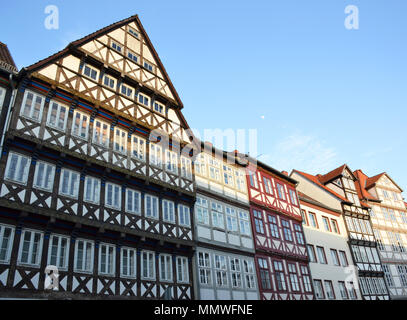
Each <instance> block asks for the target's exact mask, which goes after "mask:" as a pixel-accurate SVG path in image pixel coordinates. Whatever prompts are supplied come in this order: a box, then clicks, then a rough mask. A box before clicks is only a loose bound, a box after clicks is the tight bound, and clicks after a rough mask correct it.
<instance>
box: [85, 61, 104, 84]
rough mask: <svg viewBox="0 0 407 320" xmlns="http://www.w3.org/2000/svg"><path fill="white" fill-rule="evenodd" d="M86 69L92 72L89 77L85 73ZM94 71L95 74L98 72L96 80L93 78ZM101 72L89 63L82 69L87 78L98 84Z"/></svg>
mask: <svg viewBox="0 0 407 320" xmlns="http://www.w3.org/2000/svg"><path fill="white" fill-rule="evenodd" d="M86 68H89V70H90V72H89V75H87V74H86V73H85V71H86ZM92 71H95V72H96V76H95V78H93V77H92ZM99 72H100V71H99V70H98V69H96V68H95V67H93V66H91V65H90V64H88V63H85V64H84V65H83V67H82V75H83V76H85V77H86V78H88V79H92V80H93V81H96V82H97V81H98V78H99Z"/></svg>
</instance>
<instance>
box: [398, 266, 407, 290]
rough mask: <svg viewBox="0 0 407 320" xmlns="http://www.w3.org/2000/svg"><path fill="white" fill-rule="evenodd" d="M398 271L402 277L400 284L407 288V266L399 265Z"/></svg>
mask: <svg viewBox="0 0 407 320" xmlns="http://www.w3.org/2000/svg"><path fill="white" fill-rule="evenodd" d="M397 271H398V273H399V276H400V282H401V285H402V286H403V287H407V266H405V265H398V266H397Z"/></svg>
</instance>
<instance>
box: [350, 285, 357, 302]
mask: <svg viewBox="0 0 407 320" xmlns="http://www.w3.org/2000/svg"><path fill="white" fill-rule="evenodd" d="M348 294H349V297H350V298H351V299H352V300H355V299H356V290H355V287H354V285H353V282H349V285H348Z"/></svg>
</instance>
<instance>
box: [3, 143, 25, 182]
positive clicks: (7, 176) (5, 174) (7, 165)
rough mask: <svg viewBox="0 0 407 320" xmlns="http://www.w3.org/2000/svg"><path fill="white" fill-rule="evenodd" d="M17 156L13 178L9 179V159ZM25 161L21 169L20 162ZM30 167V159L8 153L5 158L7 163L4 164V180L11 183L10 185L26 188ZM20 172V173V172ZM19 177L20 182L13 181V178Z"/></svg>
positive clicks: (14, 153)
mask: <svg viewBox="0 0 407 320" xmlns="http://www.w3.org/2000/svg"><path fill="white" fill-rule="evenodd" d="M13 155H14V156H17V157H18V158H17V163H16V167H15V174H14V175H13V178H10V176H9V171H10V166H11V159H12V156H13ZM23 158H25V159H26V164H25V166H24V167H23V168H21V166H22V165H21V161H22V159H23ZM30 165H31V158H30V157H28V156H26V155H24V154H21V153H17V152H13V151H10V152H9V153H8V156H7V163H6V168H5V170H4V180H6V181H9V182H12V183H17V184H21V185H24V186H26V185H27V182H28V174H29V171H30ZM21 170H22V173H21V172H20V171H21ZM18 175H21V178H22V179H21V180H17V179H15V176H18Z"/></svg>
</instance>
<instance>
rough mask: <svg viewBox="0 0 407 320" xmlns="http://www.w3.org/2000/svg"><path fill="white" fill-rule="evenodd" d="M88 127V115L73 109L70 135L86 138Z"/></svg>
mask: <svg viewBox="0 0 407 320" xmlns="http://www.w3.org/2000/svg"><path fill="white" fill-rule="evenodd" d="M88 128H89V116H88V115H87V114H84V113H81V112H79V111H76V110H75V112H74V115H73V125H72V135H74V136H76V137H78V138H82V139H85V140H86V139H88V131H89V129H88Z"/></svg>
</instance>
